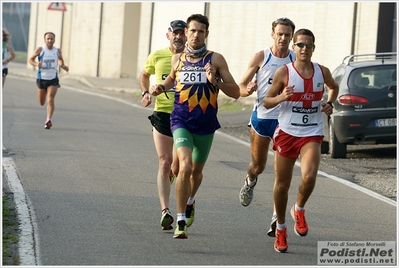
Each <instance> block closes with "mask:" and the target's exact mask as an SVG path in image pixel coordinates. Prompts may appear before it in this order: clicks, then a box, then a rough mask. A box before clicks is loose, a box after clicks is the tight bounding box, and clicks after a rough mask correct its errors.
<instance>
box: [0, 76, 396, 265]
mask: <svg viewBox="0 0 399 268" xmlns="http://www.w3.org/2000/svg"><path fill="white" fill-rule="evenodd" d="M97 93H98V92H93V91H84V90H83V91H80V90H76V89H74V88H72V87H68V86H63V87H62V89H60V90H59V92H58V94H57V97H56V111H55V114H54V117H53V127H52V128H51V129H50V130H45V129H44V128H43V125H44V120H45V108H44V107H41V106H40V105H39V104H38V103H37V96H36V89H35V84H34V81H32V79H16V78H13V77H8V78H7V86H6V88H5V89H4V90H3V146H4V148H5V150H4V152H3V156H6V157H11V158H12V159H13V161H14V163H15V165H16V169H17V174H18V177H19V180H20V182H21V184H22V186H23V189H24V191H25V193H26V195H27V196H28V197H29V200H30V204H31V206H30V209H31V211H32V212H34V213H33V215H34V217H33V218H32V220H33V221H34V226H35V230H34V231H35V236H36V237H37V240H36V241H35V243H36V245H35V246H36V250H37V251H36V254H37V256H36V261H37V264H39V265H160V266H163V265H265V266H266V265H286V266H296V265H306V266H308V265H316V264H317V250H318V249H317V242H318V241H396V233H397V230H396V218H397V217H396V216H397V214H396V210H397V208H396V206H394V205H392V203H389V202H386V201H384V200H382V199H379V198H376V197H375V196H370V195H369V194H366V193H364V192H361V191H359V190H357V189H354V188H352V187H349V186H348V185H345V184H343V183H340V182H337V180H336V179H334V174H325V176H324V175H320V176H319V178H318V182H317V185H316V189H315V190H314V192H313V195H312V196H311V198H310V200H309V202H308V204H307V206H306V208H307V212H306V215H307V220H308V223H309V234H308V236H306V237H298V236H296V235H295V234H294V232H293V229H292V227H293V221H292V219H291V218H290V217H289V216H288V212H287V223H288V236H289V237H288V243H289V248H288V252H287V253H286V254H279V253H276V252H275V251H274V249H273V239H272V238H270V237H268V236H267V235H266V232H267V230H268V228H269V226H268V225H269V221H270V217H271V214H272V192H271V185H273V173H272V171H273V168H272V161H269V163H268V167H267V170H266V172H265V176H264V179H263V180H262V181H260V182H259V183H258V185H257V187H256V190H255V200H254V202H253V203H252V204H251V205H250V206H249V207H243V206H241V205H240V203H239V201H238V192H239V189H240V188H241V186H242V183H243V177H244V176H245V172H246V168H247V165H248V162H249V154H248V150H249V149H248V144H246V143H245V142H243V141H241V140H238V139H236V138H232V137H230V136H227V135H223V134H221V133H217V134H216V135H215V139H214V144H213V147H212V150H211V154H210V157H209V160H208V162H207V165H206V167H205V170H204V180H203V183H202V185H201V188H200V190H199V192H198V194H197V198H196V200H197V202H196V218H195V222H194V224H193V226H192V227H190V228H189V230H188V234H189V238H188V239H187V240H176V239H173V238H172V236H173V231H166V232H165V231H161V228H160V226H159V218H160V208H159V201H158V195H157V190H156V182H155V177H156V172H157V158H156V153H155V149H154V146H153V142H152V135H151V128H150V124H149V122H148V119H147V116H148V115H149V114H150V113H151V110H150V109H144V108H142V107H140V106H139V105H136V104H134V103H132V102H130V101H126V100H121V99H119V98H116V97H113V96H111V95H108V94H107V95H104V94H103V95H98V94H97ZM231 119H232V118H231ZM223 120H226V119H223ZM221 121H222V119H221ZM299 179H300V174H299V169H298V168H295V172H294V178H293V181H292V184H291V191H290V197H289V204H290V205H292V204H293V203H294V202H295V194H296V190H297V187H298V181H299ZM172 188H173V187H172ZM175 207H176V204H175V199H174V189H172V194H171V208H172V213H175Z"/></svg>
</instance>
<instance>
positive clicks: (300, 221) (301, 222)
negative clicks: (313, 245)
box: [291, 205, 308, 236]
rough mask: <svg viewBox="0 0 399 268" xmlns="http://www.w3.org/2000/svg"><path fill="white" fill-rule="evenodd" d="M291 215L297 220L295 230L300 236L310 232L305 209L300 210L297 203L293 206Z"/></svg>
mask: <svg viewBox="0 0 399 268" xmlns="http://www.w3.org/2000/svg"><path fill="white" fill-rule="evenodd" d="M291 216H292V218H293V219H294V221H295V225H294V231H295V233H296V234H297V235H299V236H305V235H307V234H308V223H307V222H306V219H305V210H302V211H298V210H296V209H295V205H294V206H292V208H291Z"/></svg>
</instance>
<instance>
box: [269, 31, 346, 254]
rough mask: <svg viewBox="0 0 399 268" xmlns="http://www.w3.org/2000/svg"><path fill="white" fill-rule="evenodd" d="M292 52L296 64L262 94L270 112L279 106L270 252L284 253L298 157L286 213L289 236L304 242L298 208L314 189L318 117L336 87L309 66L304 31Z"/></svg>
mask: <svg viewBox="0 0 399 268" xmlns="http://www.w3.org/2000/svg"><path fill="white" fill-rule="evenodd" d="M293 41H294V44H293V46H292V49H293V50H294V52H295V55H296V60H295V62H293V63H290V64H287V65H285V66H283V67H280V68H279V69H278V70H277V71H276V72H275V74H274V79H273V84H272V86H271V87H270V89H269V91H268V92H267V94H266V97H265V99H264V105H265V107H266V108H273V107H275V106H277V105H279V104H280V114H279V126H278V127H277V128H276V131H275V132H274V136H273V149H274V150H275V151H276V153H275V158H274V160H275V162H274V165H275V167H274V170H275V175H276V177H275V181H274V190H273V195H274V206H275V210H276V214H277V223H276V231H275V236H276V238H275V241H274V249H275V250H276V251H277V252H286V251H287V249H288V242H287V237H288V235H287V225H286V220H285V214H286V209H287V201H288V190H289V189H290V185H291V180H292V174H293V169H294V165H295V162H296V160H297V158H298V156H299V155H300V156H301V167H300V168H301V174H302V180H301V182H300V184H299V187H298V196H297V199H296V203H295V204H294V205H293V206H292V208H291V216H292V218H293V219H294V223H295V224H294V232H295V233H296V234H297V235H299V236H306V235H307V233H308V223H307V222H306V219H305V209H304V206H305V204H306V202H307V200H308V199H309V197H310V195H311V193H312V191H313V189H314V187H315V184H316V177H317V171H318V168H319V164H320V158H321V143H322V141H323V121H322V119H321V113H322V112H324V113H326V114H327V115H328V116H329V115H331V114H332V111H333V105H332V103H333V102H335V100H336V99H337V96H338V91H339V87H338V84H337V83H336V82H335V81H334V79H333V78H332V75H331V72H330V70H329V69H328V68H326V67H324V66H322V65H319V64H317V63H313V62H311V58H312V54H313V51H314V49H315V45H314V43H315V37H314V35H313V33H312V32H311V31H310V30H307V29H300V30H298V31H296V32H295V34H294V39H293ZM324 85H326V86H327V87H328V88H329V91H328V98H327V102H322V96H323V91H324Z"/></svg>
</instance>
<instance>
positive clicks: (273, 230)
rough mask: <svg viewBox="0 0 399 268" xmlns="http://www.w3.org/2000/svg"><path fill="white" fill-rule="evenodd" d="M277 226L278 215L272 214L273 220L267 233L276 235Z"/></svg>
mask: <svg viewBox="0 0 399 268" xmlns="http://www.w3.org/2000/svg"><path fill="white" fill-rule="evenodd" d="M276 226H277V216H276V215H273V216H272V221H271V222H270V229H269V231H268V232H267V235H268V236H270V237H276Z"/></svg>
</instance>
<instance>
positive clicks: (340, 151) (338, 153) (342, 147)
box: [329, 124, 346, 158]
mask: <svg viewBox="0 0 399 268" xmlns="http://www.w3.org/2000/svg"><path fill="white" fill-rule="evenodd" d="M329 130H330V156H331V158H346V144H343V143H340V142H339V141H338V139H337V136H336V135H335V130H334V128H333V126H332V124H330V127H329Z"/></svg>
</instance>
